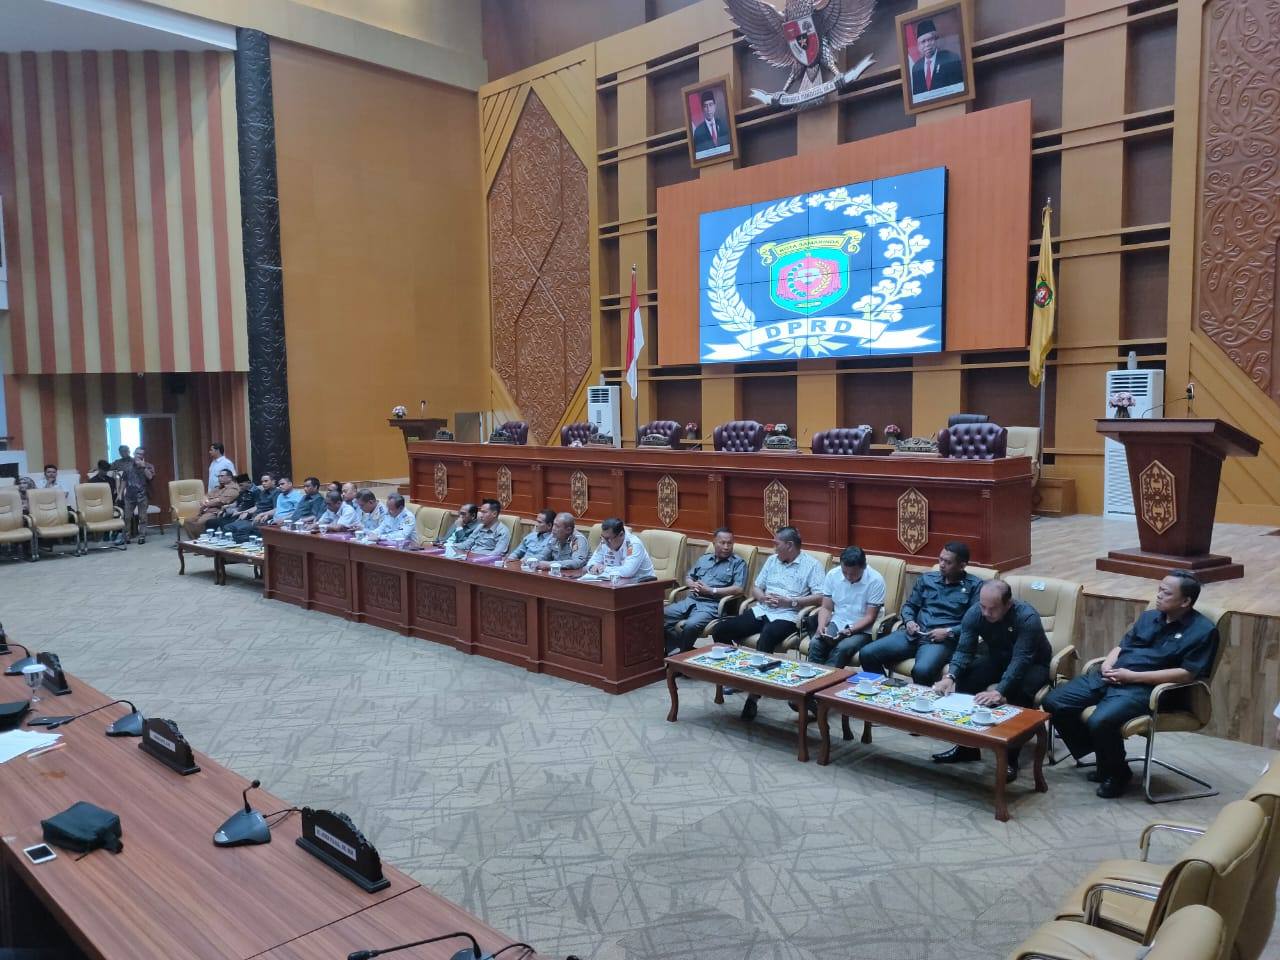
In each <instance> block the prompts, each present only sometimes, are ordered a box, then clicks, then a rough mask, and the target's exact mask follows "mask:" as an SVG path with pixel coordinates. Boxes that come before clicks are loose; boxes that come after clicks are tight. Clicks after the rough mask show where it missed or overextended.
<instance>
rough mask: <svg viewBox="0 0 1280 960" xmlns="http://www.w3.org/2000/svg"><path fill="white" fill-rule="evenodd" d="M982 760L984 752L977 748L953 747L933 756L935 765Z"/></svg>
mask: <svg viewBox="0 0 1280 960" xmlns="http://www.w3.org/2000/svg"><path fill="white" fill-rule="evenodd" d="M981 759H982V751H981V750H979V749H978V748H977V747H952V748H951V749H950V750H944V751H943V752H942V753H935V754H934V755H933V762H934V763H972V762H973V761H974V760H981Z"/></svg>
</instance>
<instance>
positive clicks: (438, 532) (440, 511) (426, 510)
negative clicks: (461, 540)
mask: <svg viewBox="0 0 1280 960" xmlns="http://www.w3.org/2000/svg"><path fill="white" fill-rule="evenodd" d="M452 523H453V513H452V512H451V511H449V510H445V509H444V508H443V507H429V506H427V505H426V504H423V505H422V506H420V507H418V514H417V517H415V519H414V529H415V530H417V531H418V539H419V540H420V541H421V542H423V543H433V542H435V541H436V540H439V539H440V538H441V537H442V536H443V535H444V531H445V524H452Z"/></svg>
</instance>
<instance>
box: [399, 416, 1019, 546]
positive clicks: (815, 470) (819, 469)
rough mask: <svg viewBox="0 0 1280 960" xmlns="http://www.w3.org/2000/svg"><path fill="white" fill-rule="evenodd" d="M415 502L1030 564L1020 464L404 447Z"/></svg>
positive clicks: (427, 444) (1015, 460) (655, 450)
mask: <svg viewBox="0 0 1280 960" xmlns="http://www.w3.org/2000/svg"><path fill="white" fill-rule="evenodd" d="M408 450H409V478H410V486H411V490H412V496H413V499H414V500H415V501H416V502H418V503H423V504H428V505H436V506H443V507H452V508H457V507H459V506H461V505H462V504H463V503H467V502H475V501H477V500H480V499H482V498H485V497H492V498H494V499H496V500H498V501H499V502H500V503H502V505H503V508H504V509H507V510H511V511H513V512H515V513H519V514H521V515H523V516H532V515H533V514H534V513H536V512H537V511H538V510H541V509H543V508H544V507H550V508H551V509H553V510H562V511H568V512H569V513H572V514H573V515H574V516H575V517H578V518H579V519H580V520H582V521H583V522H585V523H594V522H597V521H599V520H603V519H604V518H606V517H611V516H618V517H622V518H623V519H625V520H626V522H627V523H628V524H631V525H634V526H636V527H639V528H645V527H669V528H671V529H673V530H679V531H682V532H684V533H687V534H689V535H690V536H695V537H703V538H709V537H710V536H711V534H712V532H713V531H714V530H716V528H718V527H721V526H727V527H729V528H730V529H731V530H733V532H734V534H735V536H736V537H737V538H738V539H739V540H741V541H744V542H747V543H756V544H764V543H770V542H771V541H772V537H773V531H774V530H776V529H777V528H778V527H779V526H782V525H784V524H787V523H789V524H791V525H792V526H794V527H796V528H797V529H798V530H799V531H800V535H801V536H802V537H803V538H804V542H805V546H808V547H813V548H815V549H819V550H827V551H831V552H835V553H838V552H839V551H840V550H842V549H844V548H845V547H846V546H848V545H849V544H851V543H853V544H857V545H858V546H860V547H862V548H863V549H864V550H866V551H868V552H869V553H878V554H886V555H889V556H895V557H902V558H903V559H905V560H909V561H914V562H917V563H919V562H927V561H929V560H931V559H932V558H934V557H936V556H937V555H938V552H939V551H940V550H941V549H942V547H943V545H944V544H945V543H947V542H948V541H952V540H958V541H961V542H963V543H965V544H967V545H968V547H969V551H970V554H971V559H972V562H974V563H978V564H982V565H983V566H989V567H994V568H996V569H999V570H1007V569H1011V568H1013V567H1018V566H1022V565H1023V564H1025V563H1028V562H1029V561H1030V559H1031V460H1030V459H1029V458H1027V457H1010V458H1005V459H1000V460H950V459H942V458H937V457H927V458H920V457H909V456H864V457H837V456H812V455H809V454H792V453H763V452H762V453H714V452H705V451H690V450H669V449H666V448H661V447H646V448H642V449H630V450H623V449H617V448H614V447H596V446H587V447H533V446H511V445H507V444H479V443H450V442H438V441H423V442H420V443H410V444H408Z"/></svg>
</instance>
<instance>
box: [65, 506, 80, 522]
mask: <svg viewBox="0 0 1280 960" xmlns="http://www.w3.org/2000/svg"><path fill="white" fill-rule="evenodd" d="M67 522H68V523H74V524H75V525H76V526H77V527H83V526H84V520H83V518H82V517H81V516H80V511H79V510H77V509H76V508H75V507H67Z"/></svg>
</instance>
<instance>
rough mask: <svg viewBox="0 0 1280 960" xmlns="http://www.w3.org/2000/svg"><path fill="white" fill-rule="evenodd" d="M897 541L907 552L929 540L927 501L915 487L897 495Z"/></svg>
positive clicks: (917, 548) (918, 547) (913, 550)
mask: <svg viewBox="0 0 1280 960" xmlns="http://www.w3.org/2000/svg"><path fill="white" fill-rule="evenodd" d="M983 492H984V493H985V492H986V491H983ZM898 542H899V543H900V544H902V546H903V547H904V548H906V551H907V552H908V553H915V552H916V551H918V550H919V549H920V548H921V547H923V546H924V545H925V544H926V543H928V542H929V501H928V500H926V499H925V497H924V494H922V493H921V492H920V491H919V490H917V489H916V488H915V487H912V488H911V489H910V490H907V491H905V492H903V494H902V495H901V496H899V497H898Z"/></svg>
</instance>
